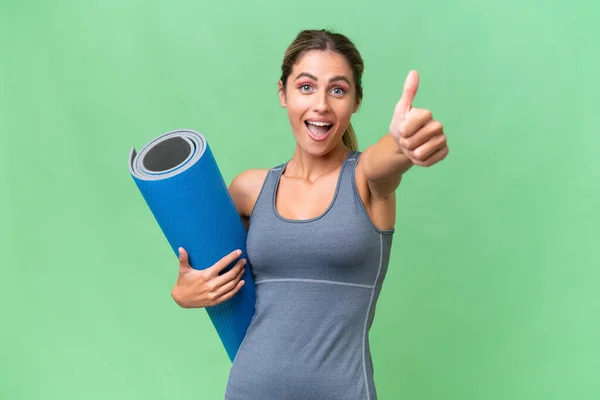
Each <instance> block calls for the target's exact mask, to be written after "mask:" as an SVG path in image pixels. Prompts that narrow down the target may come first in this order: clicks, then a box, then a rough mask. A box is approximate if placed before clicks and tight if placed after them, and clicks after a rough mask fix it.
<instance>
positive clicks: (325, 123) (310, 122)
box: [306, 121, 331, 126]
mask: <svg viewBox="0 0 600 400" xmlns="http://www.w3.org/2000/svg"><path fill="white" fill-rule="evenodd" d="M306 122H308V123H309V124H312V125H316V126H331V124H330V123H327V122H316V121H315V122H313V121H306Z"/></svg>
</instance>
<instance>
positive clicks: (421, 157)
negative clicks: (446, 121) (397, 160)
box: [407, 135, 448, 167]
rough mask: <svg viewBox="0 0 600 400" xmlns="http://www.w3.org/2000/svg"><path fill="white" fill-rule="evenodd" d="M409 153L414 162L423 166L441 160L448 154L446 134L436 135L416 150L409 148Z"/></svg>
mask: <svg viewBox="0 0 600 400" xmlns="http://www.w3.org/2000/svg"><path fill="white" fill-rule="evenodd" d="M407 155H408V156H409V157H410V159H411V161H412V162H413V163H414V164H416V165H419V166H422V167H429V166H431V165H433V164H435V163H437V162H439V161H441V160H442V159H444V158H445V157H446V156H447V155H448V146H447V145H446V136H444V135H439V136H435V137H434V138H433V139H431V140H429V141H428V142H427V143H425V144H423V145H421V146H419V147H417V148H416V149H415V150H408V154H407Z"/></svg>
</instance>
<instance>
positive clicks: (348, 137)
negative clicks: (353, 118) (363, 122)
mask: <svg viewBox="0 0 600 400" xmlns="http://www.w3.org/2000/svg"><path fill="white" fill-rule="evenodd" d="M342 142H343V143H344V145H345V146H346V147H347V148H349V149H350V150H352V151H358V140H356V133H354V128H353V127H352V123H349V124H348V127H347V128H346V132H344V135H343V136H342Z"/></svg>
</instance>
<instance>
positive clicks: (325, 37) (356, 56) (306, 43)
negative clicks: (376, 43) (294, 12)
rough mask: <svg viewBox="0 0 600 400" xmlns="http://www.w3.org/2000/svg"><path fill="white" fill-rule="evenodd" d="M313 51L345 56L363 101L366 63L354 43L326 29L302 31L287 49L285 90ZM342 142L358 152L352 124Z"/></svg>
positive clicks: (282, 67) (284, 63) (285, 56)
mask: <svg viewBox="0 0 600 400" xmlns="http://www.w3.org/2000/svg"><path fill="white" fill-rule="evenodd" d="M311 50H322V51H333V52H335V53H338V54H340V55H342V56H344V57H345V58H346V60H347V61H348V64H350V68H352V74H353V75H354V85H355V86H356V96H357V99H362V95H363V89H362V73H363V71H364V63H363V59H362V57H361V55H360V53H359V52H358V50H357V49H356V46H354V43H352V41H350V39H348V38H347V37H346V36H344V35H342V34H339V33H334V32H331V31H328V30H325V29H320V30H311V29H309V30H303V31H301V32H300V33H299V34H298V36H296V38H295V39H294V41H293V42H292V44H290V45H289V47H288V48H287V49H286V51H285V55H284V57H283V63H282V64H281V82H282V83H283V88H284V90H285V86H286V83H287V79H288V77H289V76H290V73H291V72H292V68H293V66H294V64H296V63H297V62H298V60H299V59H300V58H301V57H302V56H303V55H304V53H306V52H308V51H311ZM342 141H343V142H344V145H345V146H346V147H348V148H349V149H351V150H353V151H358V141H357V140H356V134H355V133H354V128H353V127H352V124H351V123H350V124H348V127H347V128H346V131H345V132H344V135H343V136H342Z"/></svg>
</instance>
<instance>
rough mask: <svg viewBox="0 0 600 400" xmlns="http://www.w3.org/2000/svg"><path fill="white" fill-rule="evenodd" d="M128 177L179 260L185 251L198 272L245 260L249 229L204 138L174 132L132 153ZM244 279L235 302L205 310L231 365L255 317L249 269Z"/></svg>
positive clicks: (247, 267) (252, 281) (248, 266)
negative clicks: (235, 256)
mask: <svg viewBox="0 0 600 400" xmlns="http://www.w3.org/2000/svg"><path fill="white" fill-rule="evenodd" d="M129 172H130V173H131V176H132V177H133V180H134V181H135V183H136V184H137V187H138V189H139V191H140V192H141V193H142V196H143V197H144V199H145V200H146V203H147V205H148V207H149V208H150V210H151V211H152V214H153V215H154V218H155V219H156V221H157V222H158V225H159V226H160V228H161V230H162V232H163V234H164V235H165V237H166V239H167V241H168V242H169V244H170V245H171V248H172V249H173V251H174V252H175V254H176V255H178V254H179V251H178V248H179V247H180V246H181V247H183V248H185V249H186V250H187V251H188V254H189V261H190V265H191V266H192V267H193V268H194V269H198V270H202V269H205V268H208V267H210V266H211V265H213V264H215V263H216V262H217V261H219V260H220V259H221V258H223V257H224V256H225V255H227V254H229V253H231V252H232V251H234V250H236V249H240V250H242V256H241V257H244V258H246V259H247V256H246V228H245V227H244V224H243V222H242V220H241V218H240V216H239V214H238V212H237V210H236V207H235V204H234V203H233V200H232V199H231V197H230V195H229V191H228V189H227V186H226V184H225V181H224V180H223V177H222V175H221V172H220V171H219V168H218V165H217V163H216V161H215V159H214V157H213V154H212V152H211V150H210V147H209V146H208V143H207V141H206V139H205V137H204V136H203V135H202V134H200V133H197V132H194V131H192V130H176V131H171V132H167V133H165V134H163V135H160V136H158V137H156V138H155V139H153V140H152V141H151V142H149V143H148V144H147V145H145V146H144V147H143V148H142V149H141V150H140V152H139V154H137V153H136V151H135V149H134V148H132V149H131V152H130V155H129ZM236 261H237V260H236ZM232 266H233V263H232V264H231V265H229V266H228V267H227V268H226V269H225V270H224V271H223V272H226V271H228V270H229V269H230V268H231V267H232ZM242 279H243V280H244V281H245V283H244V286H242V288H241V289H240V290H239V292H238V293H236V295H235V296H233V297H232V298H231V299H229V300H227V301H225V302H223V303H220V304H217V305H216V306H213V307H206V308H205V309H206V311H207V313H208V315H209V317H210V319H211V321H212V323H213V325H214V327H215V329H216V330H217V333H218V335H219V338H220V339H221V342H222V343H223V345H224V347H225V350H226V352H227V355H228V356H229V358H230V360H231V361H233V359H234V358H235V355H236V354H237V351H238V349H239V347H240V345H241V343H242V340H243V339H244V336H245V334H246V330H247V329H248V326H249V325H250V321H251V320H252V317H253V316H254V305H255V287H254V277H253V275H252V271H251V266H250V263H248V264H246V269H245V271H244V275H243V277H242Z"/></svg>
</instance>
